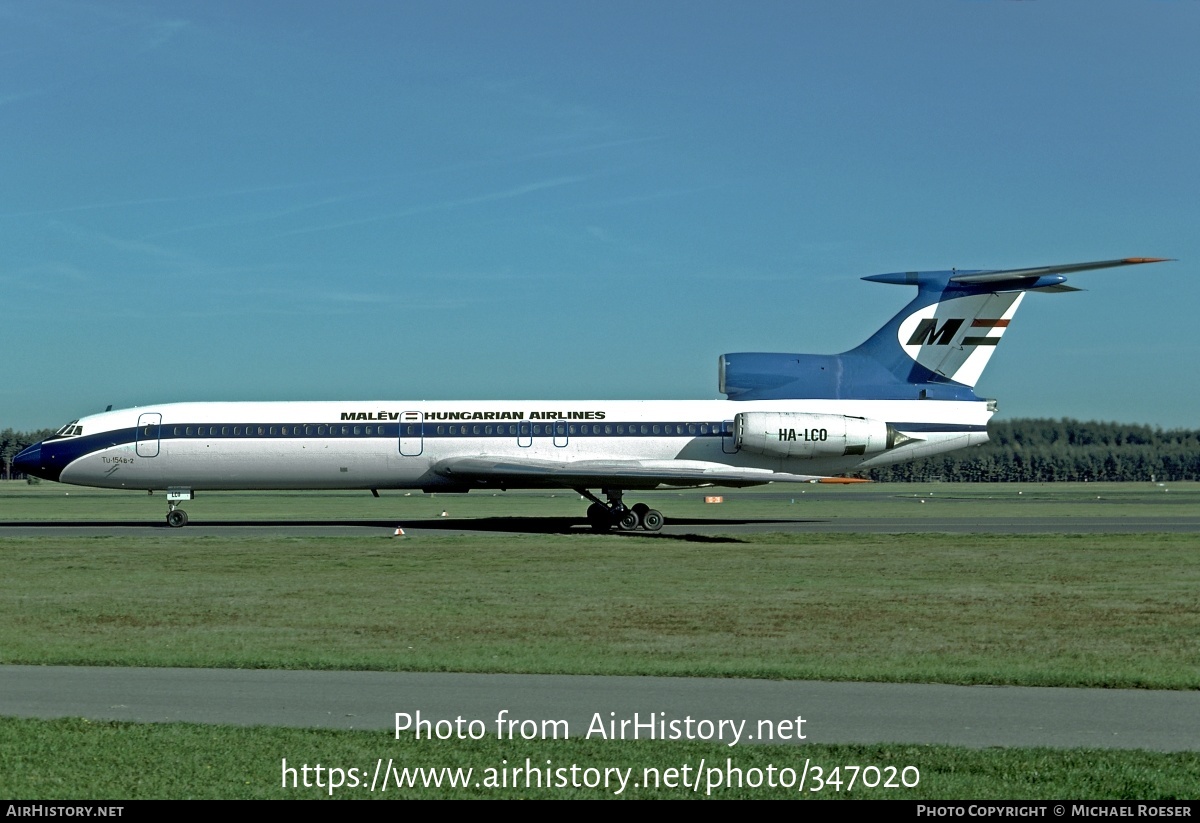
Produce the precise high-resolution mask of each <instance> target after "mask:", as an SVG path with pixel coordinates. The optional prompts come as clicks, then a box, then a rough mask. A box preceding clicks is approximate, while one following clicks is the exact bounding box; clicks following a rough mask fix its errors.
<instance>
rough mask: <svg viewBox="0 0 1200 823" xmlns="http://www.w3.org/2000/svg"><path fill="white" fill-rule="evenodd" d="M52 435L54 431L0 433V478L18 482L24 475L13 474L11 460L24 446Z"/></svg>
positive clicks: (11, 431) (9, 431) (7, 431)
mask: <svg viewBox="0 0 1200 823" xmlns="http://www.w3.org/2000/svg"><path fill="white" fill-rule="evenodd" d="M52 434H54V429H39V430H37V431H32V432H19V431H13V430H12V429H5V430H4V431H0V477H3V478H4V479H5V480H19V479H21V478H23V477H24V476H25V475H23V474H21V473H19V472H18V473H16V474H15V475H14V474H13V470H12V459H13V458H14V457H16V456H17V455H18V454H19V453H20V452H21V450H22V449H24V448H25V447H26V446H31V445H33V444H34V443H37V442H39V441H42V440H45V439H46V438H47V437H49V436H50V435H52Z"/></svg>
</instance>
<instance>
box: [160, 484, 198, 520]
mask: <svg viewBox="0 0 1200 823" xmlns="http://www.w3.org/2000/svg"><path fill="white" fill-rule="evenodd" d="M194 497H195V494H194V493H193V492H192V490H191V489H167V525H168V526H170V527H171V528H172V529H181V528H183V527H184V526H186V525H187V522H188V516H187V512H185V511H184V510H183V509H181V508H179V504H180V503H182V502H183V501H184V500H191V499H193V498H194Z"/></svg>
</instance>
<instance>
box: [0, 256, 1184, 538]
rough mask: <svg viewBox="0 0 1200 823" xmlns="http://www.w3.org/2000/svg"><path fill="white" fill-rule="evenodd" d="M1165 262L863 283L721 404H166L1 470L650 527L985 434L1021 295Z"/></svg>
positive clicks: (187, 490) (730, 370) (187, 491)
mask: <svg viewBox="0 0 1200 823" xmlns="http://www.w3.org/2000/svg"><path fill="white" fill-rule="evenodd" d="M1162 259H1163V258H1148V257H1129V258H1122V259H1118V260H1103V261H1098V262H1091V263H1071V264H1066V265H1060V266H1039V267H1036V268H1027V269H1004V270H995V269H986V270H971V271H966V270H961V269H951V270H949V271H924V272H896V273H891V274H878V275H873V276H870V277H866V278H863V279H865V280H868V281H871V282H875V283H887V284H893V285H901V286H915V287H916V289H917V294H916V296H915V297H914V298H913V299H912V300H911V302H909V304H908V305H907V306H905V307H904V308H903V309H902V310H901V311H900V312H899V313H898V314H896V316H894V317H893V318H891V320H889V321H888V322H887V323H886V324H884V325H883V327H882V328H880V329H879V330H878V331H876V332H875V333H874V334H873V335H871V337H870V338H868V339H867V340H866V341H865V342H864V343H862V344H861V345H859V346H857V347H856V348H854V349H851V350H850V351H847V352H843V353H842V354H791V353H770V352H741V353H734V354H725V355H722V356H721V357H720V358H719V360H718V374H717V382H718V389H719V391H720V392H721V393H722V394H724V395H725V399H722V400H694V401H680V400H675V401H665V400H664V401H651V400H629V401H595V400H589V401H561V400H549V401H536V400H524V401H511V400H510V401H492V402H486V401H467V402H444V403H437V402H426V401H420V402H416V401H413V402H409V401H396V400H387V399H385V400H382V401H380V400H369V399H368V400H362V401H354V402H346V401H343V402H339V403H316V402H314V403H292V402H288V403H170V404H165V405H160V406H146V407H142V408H133V409H123V410H118V411H105V412H101V413H99V414H94V415H90V416H88V417H84V418H81V419H79V420H73V421H71V422H70V423H68V424H67V425H65V426H63V427H62V428H61V429H59V430H58V432H56V433H55V434H54V435H53V436H51V437H48V438H46V439H45V440H43V441H42V442H40V443H36V444H34V445H32V446H30V447H29V448H27V449H25V450H24V451H22V452H21V453H20V454H19V455H17V457H16V458H15V459H14V461H13V468H15V469H16V470H17V471H21V472H25V473H26V474H29V475H34V476H38V477H43V478H47V479H51V480H56V481H61V482H65V483H76V484H80V485H85V486H100V487H106V488H125V489H141V490H154V489H165V490H166V492H167V509H168V510H167V523H168V524H169V525H171V526H182V525H184V524H185V523H187V515H186V514H185V513H184V511H183V509H182V508H180V503H181V502H182V501H184V500H190V499H192V497H193V495H194V493H195V492H196V491H201V490H208V489H369V490H372V491H374V492H376V493H377V491H378V490H379V489H421V490H424V491H429V492H466V491H470V490H472V489H494V490H503V489H512V488H550V489H554V488H562V489H574V490H576V491H577V492H579V494H580V495H582V496H583V497H585V498H587V499H588V500H590V501H591V505H590V506H589V508H588V510H587V521H588V523H589V524H590V525H591V526H592V528H594V529H596V530H598V531H603V530H607V529H610V528H613V527H614V526H615V527H617V528H620V529H623V530H633V529H646V530H649V531H656V530H658V529H660V528H662V525H663V515H662V513H661V512H658V511H656V510H654V509H651V508H650V507H649V506H647V505H645V504H644V503H637V504H635V505H632V506H629V505H626V503H625V500H624V494H625V492H626V491H630V490H646V489H654V488H661V487H668V488H670V487H674V488H686V487H700V486H735V487H737V486H754V485H761V484H764V483H799V482H818V481H819V482H852V481H853V480H854V479H855V478H854V475H856V474H859V473H861V472H865V471H868V470H870V469H872V468H875V467H877V466H886V465H889V464H892V463H898V462H902V461H907V460H915V459H918V458H924V457H930V456H932V455H935V454H941V453H943V452H947V451H951V450H954V449H961V448H964V447H968V446H974V445H979V444H982V443H985V442H987V423H988V420H989V419H990V418H991V416H992V414H993V413H994V412H995V411H996V401H994V400H989V399H987V398H983V397H979V396H977V395H976V394H975V386H976V384H977V383H978V381H979V378H980V376H981V374H982V373H983V370H984V367H985V366H986V365H987V363H988V361H989V359H990V358H991V356H992V355H993V353H995V351H996V349H997V344H998V343H999V342H1000V340H1001V338H1002V337H1003V335H1004V334H1005V332H1006V331H1007V330H1008V329H1009V328H1010V327H1011V323H1012V319H1013V316H1014V315H1015V314H1016V311H1017V308H1018V307H1019V306H1020V304H1021V301H1022V300H1023V299H1024V297H1025V295H1026V294H1028V293H1030V292H1037V293H1055V292H1071V291H1076V290H1077V289H1076V288H1075V287H1074V286H1069V285H1067V275H1071V274H1074V273H1076V272H1082V271H1089V270H1092V269H1106V268H1114V267H1118V266H1130V265H1137V264H1142V263H1153V262H1159V261H1161V260H1162ZM596 492H599V493H600V494H601V495H603V498H604V499H601V497H599V496H597V494H596Z"/></svg>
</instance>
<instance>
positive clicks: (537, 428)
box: [404, 423, 721, 437]
mask: <svg viewBox="0 0 1200 823" xmlns="http://www.w3.org/2000/svg"><path fill="white" fill-rule="evenodd" d="M430 428H433V433H434V434H440V435H445V436H451V437H453V436H460V437H461V436H463V435H467V436H474V435H482V436H484V437H487V436H488V435H511V436H516V435H518V434H520V435H525V436H526V437H528V436H529V435H530V434H533V435H539V434H540V435H546V436H549V435H552V434H553V435H558V436H559V437H561V436H563V435H564V434H570V435H583V436H589V435H590V436H595V435H599V436H604V435H614V434H615V435H631V434H665V435H680V434H682V435H689V434H690V435H693V436H694V435H697V434H708V433H709V430H710V429H711V430H712V432H713V433H714V434H717V433H719V432H720V431H721V424H720V423H711V424H709V423H640V424H636V425H635V424H633V423H630V424H625V423H604V424H600V423H591V424H588V423H545V424H543V423H532V424H531V423H510V424H508V425H502V426H489V425H482V426H481V425H478V424H476V425H473V426H436V427H430ZM404 434H405V436H412V437H417V436H419V434H420V428H419V427H418V426H416V425H405V426H404Z"/></svg>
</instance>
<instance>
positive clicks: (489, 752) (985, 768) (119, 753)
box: [0, 718, 1200, 800]
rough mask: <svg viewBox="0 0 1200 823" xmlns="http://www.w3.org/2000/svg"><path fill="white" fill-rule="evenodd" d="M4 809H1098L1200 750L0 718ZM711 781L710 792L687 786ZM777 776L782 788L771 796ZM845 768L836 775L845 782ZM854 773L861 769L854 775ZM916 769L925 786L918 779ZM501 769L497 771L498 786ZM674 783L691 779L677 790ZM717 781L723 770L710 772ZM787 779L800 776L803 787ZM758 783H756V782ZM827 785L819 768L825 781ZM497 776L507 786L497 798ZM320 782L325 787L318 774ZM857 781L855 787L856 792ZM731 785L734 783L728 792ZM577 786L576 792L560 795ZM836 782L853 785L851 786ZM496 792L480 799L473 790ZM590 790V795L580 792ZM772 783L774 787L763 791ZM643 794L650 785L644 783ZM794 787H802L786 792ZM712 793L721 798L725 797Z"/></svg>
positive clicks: (1165, 781)
mask: <svg viewBox="0 0 1200 823" xmlns="http://www.w3.org/2000/svg"><path fill="white" fill-rule="evenodd" d="M526 758H528V759H529V760H530V761H532V766H533V767H534V768H535V769H538V768H541V769H543V770H544V769H545V768H546V761H547V760H549V761H551V763H550V768H551V769H553V770H558V769H567V770H569V769H570V767H571V766H576V767H578V770H579V771H577V772H576V773H575V774H574V775H572V774H571V773H570V772H569V771H567V772H565V773H559V772H557V771H555V772H552V774H551V780H549V781H546V780H543V783H542V786H541V788H538V787H537V785H536V784H535V785H533V786H532V787H530V788H526V786H525V783H524V782H523V780H524V778H518V779H519V780H521V781H522V782H520V783H519V785H518V787H517V788H513V782H512V777H511V772H510V773H509V775H508V780H509V783H508V785H507V786H505V785H503V784H502V783H501V782H500V775H499V774H497V770H503V769H511V768H514V767H516V768H518V769H523V768H524V767H525V765H526ZM284 759H286V760H287V764H288V766H290V767H293V768H297V767H299V766H300V765H302V764H308V765H309V766H310V767H311V766H315V764H317V763H321V764H323V765H324V766H325V768H326V769H328V768H330V767H334V768H340V769H343V770H348V769H350V768H356V769H358V770H359V773H360V775H362V777H360V778H358V780H359V785H352V784H351V782H350V778H349V775H347V776H346V778H345V783H344V785H342V786H341V787H339V788H337V789H334V790H333V791H330V789H329V788H328V783H329V782H330V779H329V777H328V776H326V777H325V778H324V779H323V781H322V782H323V783H324V784H325V787H324V788H322V787H318V786H316V785H310V786H309V787H308V788H304V787H303V785H302V782H303V776H302V774H301V773H300V772H299V771H297V774H296V777H295V778H294V779H295V781H296V783H298V784H301V785H299V786H297V787H293V785H292V784H291V783H290V782H289V785H288V786H287V787H286V788H285V787H284V785H283V782H284V780H283V778H284V774H283V760H284ZM380 759H382V760H383V761H384V762H385V763H386V762H387V761H389V760H391V761H392V762H393V763H394V765H395V768H397V769H404V768H410V769H411V768H424V769H436V768H444V767H449V768H451V769H468V768H469V769H472V770H473V773H472V776H471V779H470V781H469V785H468V786H466V787H465V788H464V787H461V786H460V787H458V788H450V787H449V786H448V785H443V786H442V787H441V788H428V789H427V788H405V789H403V790H400V791H397V790H396V788H395V787H394V785H393V786H391V787H389V788H388V790H387V791H383V790H382V789H381V787H378V786H377V788H376V791H374V792H372V791H371V790H370V788H369V784H370V781H371V777H372V775H373V773H374V770H375V764H376V763H377V761H379V760H380ZM806 761H807V762H809V763H810V764H811V765H812V766H820V767H821V769H822V771H823V773H824V774H825V776H826V777H827V778H831V779H832V780H831V782H828V783H827V785H825V786H824V787H822V788H821V789H820V790H819V791H813V789H814V788H816V787H817V783H816V782H815V781H814V780H813V779H811V777H810V779H809V780H808V782H807V784H806V787H805V790H804V791H801V790H800V788H799V773H800V772H801V771H802V769H803V767H804V765H805V762H806ZM0 763H3V764H4V769H3V770H2V771H0V796H3V797H6V798H38V799H43V800H50V799H63V800H72V799H73V800H79V799H89V798H94V799H101V800H110V799H113V798H122V799H138V798H164V797H166V798H222V799H238V798H245V799H260V798H276V799H298V798H324V797H330V796H333V797H335V798H372V799H379V800H386V799H396V798H402V797H403V798H471V797H475V798H519V799H534V798H551V799H554V798H612V797H622V798H627V799H629V798H634V799H636V798H689V797H701V798H702V797H708V796H711V797H715V798H722V799H731V798H801V799H810V798H821V799H832V798H864V799H865V798H870V799H906V800H920V799H925V800H936V799H944V800H953V799H964V798H965V799H972V800H987V799H996V800H1008V799H1047V800H1064V799H1073V800H1085V799H1110V798H1118V799H1120V798H1124V799H1135V800H1165V799H1172V798H1176V799H1178V798H1195V797H1196V787H1197V786H1200V755H1197V754H1196V753H1194V752H1184V753H1177V754H1157V753H1152V752H1138V751H1096V750H1076V751H1061V750H1054V749H989V750H986V751H979V750H971V749H960V748H954V747H951V746H912V745H874V746H826V745H806V746H802V747H786V746H751V747H739V748H736V749H730V748H728V747H726V746H722V745H719V744H718V745H710V744H700V743H671V742H662V741H659V742H651V741H640V742H636V741H625V742H622V741H596V740H591V741H588V740H570V741H561V740H560V741H538V742H537V743H536V744H514V743H510V742H508V741H503V742H500V741H497V740H496V739H495V738H494V737H489V738H484V739H483V740H480V741H478V742H471V741H466V742H462V741H456V740H449V741H420V742H414V741H412V740H411V739H409V740H393V739H392V737H391V736H390V735H388V734H385V733H378V732H352V731H326V730H310V729H271V728H257V729H242V728H233V727H228V726H199V725H194V724H183V723H172V724H161V725H154V724H136V723H107V722H88V721H85V720H78V719H66V720H54V721H40V720H13V719H3V718H0ZM685 766H687V767H689V772H688V774H687V779H689V781H694V780H695V779H696V778H697V776H699V777H700V780H701V782H700V786H699V788H698V790H694V789H693V788H691V786H692V785H694V784H693V783H691V782H689V785H688V786H687V787H685V786H681V785H680V782H681V781H682V779H684V778H685V774H684V772H683V768H684V767H685ZM855 766H860V767H864V768H865V767H868V766H873V767H874V768H875V769H878V770H882V772H883V774H885V775H886V774H887V771H886V770H887V769H888V768H889V767H890V768H893V769H895V770H896V772H897V777H896V778H895V779H894V782H896V783H898V784H900V783H901V781H900V779H899V774H898V773H899V772H900V770H902V769H905V767H908V770H907V771H906V772H904V776H905V778H906V779H907V782H908V783H909V784H910V785H912V784H913V783H916V785H915V786H913V787H912V788H906V787H904V786H903V785H902V784H901V785H898V786H897V787H895V788H888V787H886V786H884V785H878V786H876V787H875V788H871V787H870V786H865V785H863V781H864V780H865V781H867V782H871V783H880V784H882V783H883V782H884V781H883V779H881V775H880V774H872V773H871V772H870V771H865V772H864V771H858V772H855V771H853V767H855ZM730 767H732V768H733V769H738V770H740V773H741V776H742V777H741V779H742V785H741V786H737V785H734V786H732V787H731V786H729V785H728V781H729V779H730V776H732V777H734V779H736V776H735V775H736V773H732V772H731V770H730ZM772 767H773V768H774V770H775V773H774V777H775V782H776V786H775V787H774V788H772V787H771V786H770V785H769V779H770V778H769V777H768V774H769V771H768V770H769V769H771V768H772ZM835 767H840V771H839V772H838V773H837V776H836V778H835V777H834V774H833V770H834V768H835ZM847 767H850V768H847ZM606 768H617V769H622V770H625V769H632V772H631V773H627V776H628V778H629V779H628V785H627V787H626V788H625V789H624V790H623V791H620V793H619V794H618V793H617V791H618V789H620V784H619V783H617V782H615V781H614V782H613V783H612V784H611V785H610V786H609V787H605V786H604V785H603V784H602V783H601V784H600V785H597V786H595V787H594V788H590V789H589V788H587V787H586V786H584V785H582V784H584V783H585V781H587V780H588V779H589V778H591V780H592V781H593V782H595V781H596V779H597V778H598V777H599V775H598V774H597V773H595V772H593V773H591V774H584V773H583V770H584V769H596V770H604V769H606ZM914 768H915V770H916V771H915V772H914V771H913V769H914ZM489 769H491V770H492V772H490V773H489V772H488V770H489ZM645 769H652V770H656V771H657V773H658V776H659V778H660V781H659V782H658V784H657V785H656V784H655V783H654V782H653V781H650V785H649V787H647V785H646V783H647V781H646V774H645V771H644V770H645ZM668 769H676V770H677V772H676V775H675V777H674V782H670V781H671V775H670V774H669V773H668V771H667V770H668ZM710 769H715V770H716V771H715V772H711V771H709V770H710ZM785 769H791V770H794V772H796V774H794V775H789V774H788V773H787V772H786V771H784V770H785ZM756 771H757V772H758V774H757V775H756V774H755V772H756ZM811 774H813V772H812V771H811V769H810V775H811ZM489 776H490V777H491V779H492V780H493V781H494V782H495V783H496V784H497V786H496V787H489V786H488V785H487V783H488V780H489ZM309 777H310V784H315V782H316V775H315V773H312V772H310V775H309ZM852 777H855V778H856V779H857V781H858V782H856V784H855V785H854V786H853V787H851V786H850V780H851V778H852ZM718 779H719V781H720V782H719V783H718ZM560 780H561V781H562V783H566V784H567V785H562V784H561V783H560ZM833 780H840V787H839V785H838V784H837V783H836V782H833ZM476 782H478V783H480V784H481V785H480V786H478V787H476V786H475V785H474V783H476ZM572 782H576V783H578V784H581V785H580V787H579V788H575V787H574V786H572V785H570V784H571V783H572ZM760 782H761V785H756V784H758V783H760ZM638 783H640V784H642V785H640V786H635V784H638ZM781 783H782V784H790V786H791V787H790V788H788V787H787V785H779V784H781ZM710 786H711V789H710Z"/></svg>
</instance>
